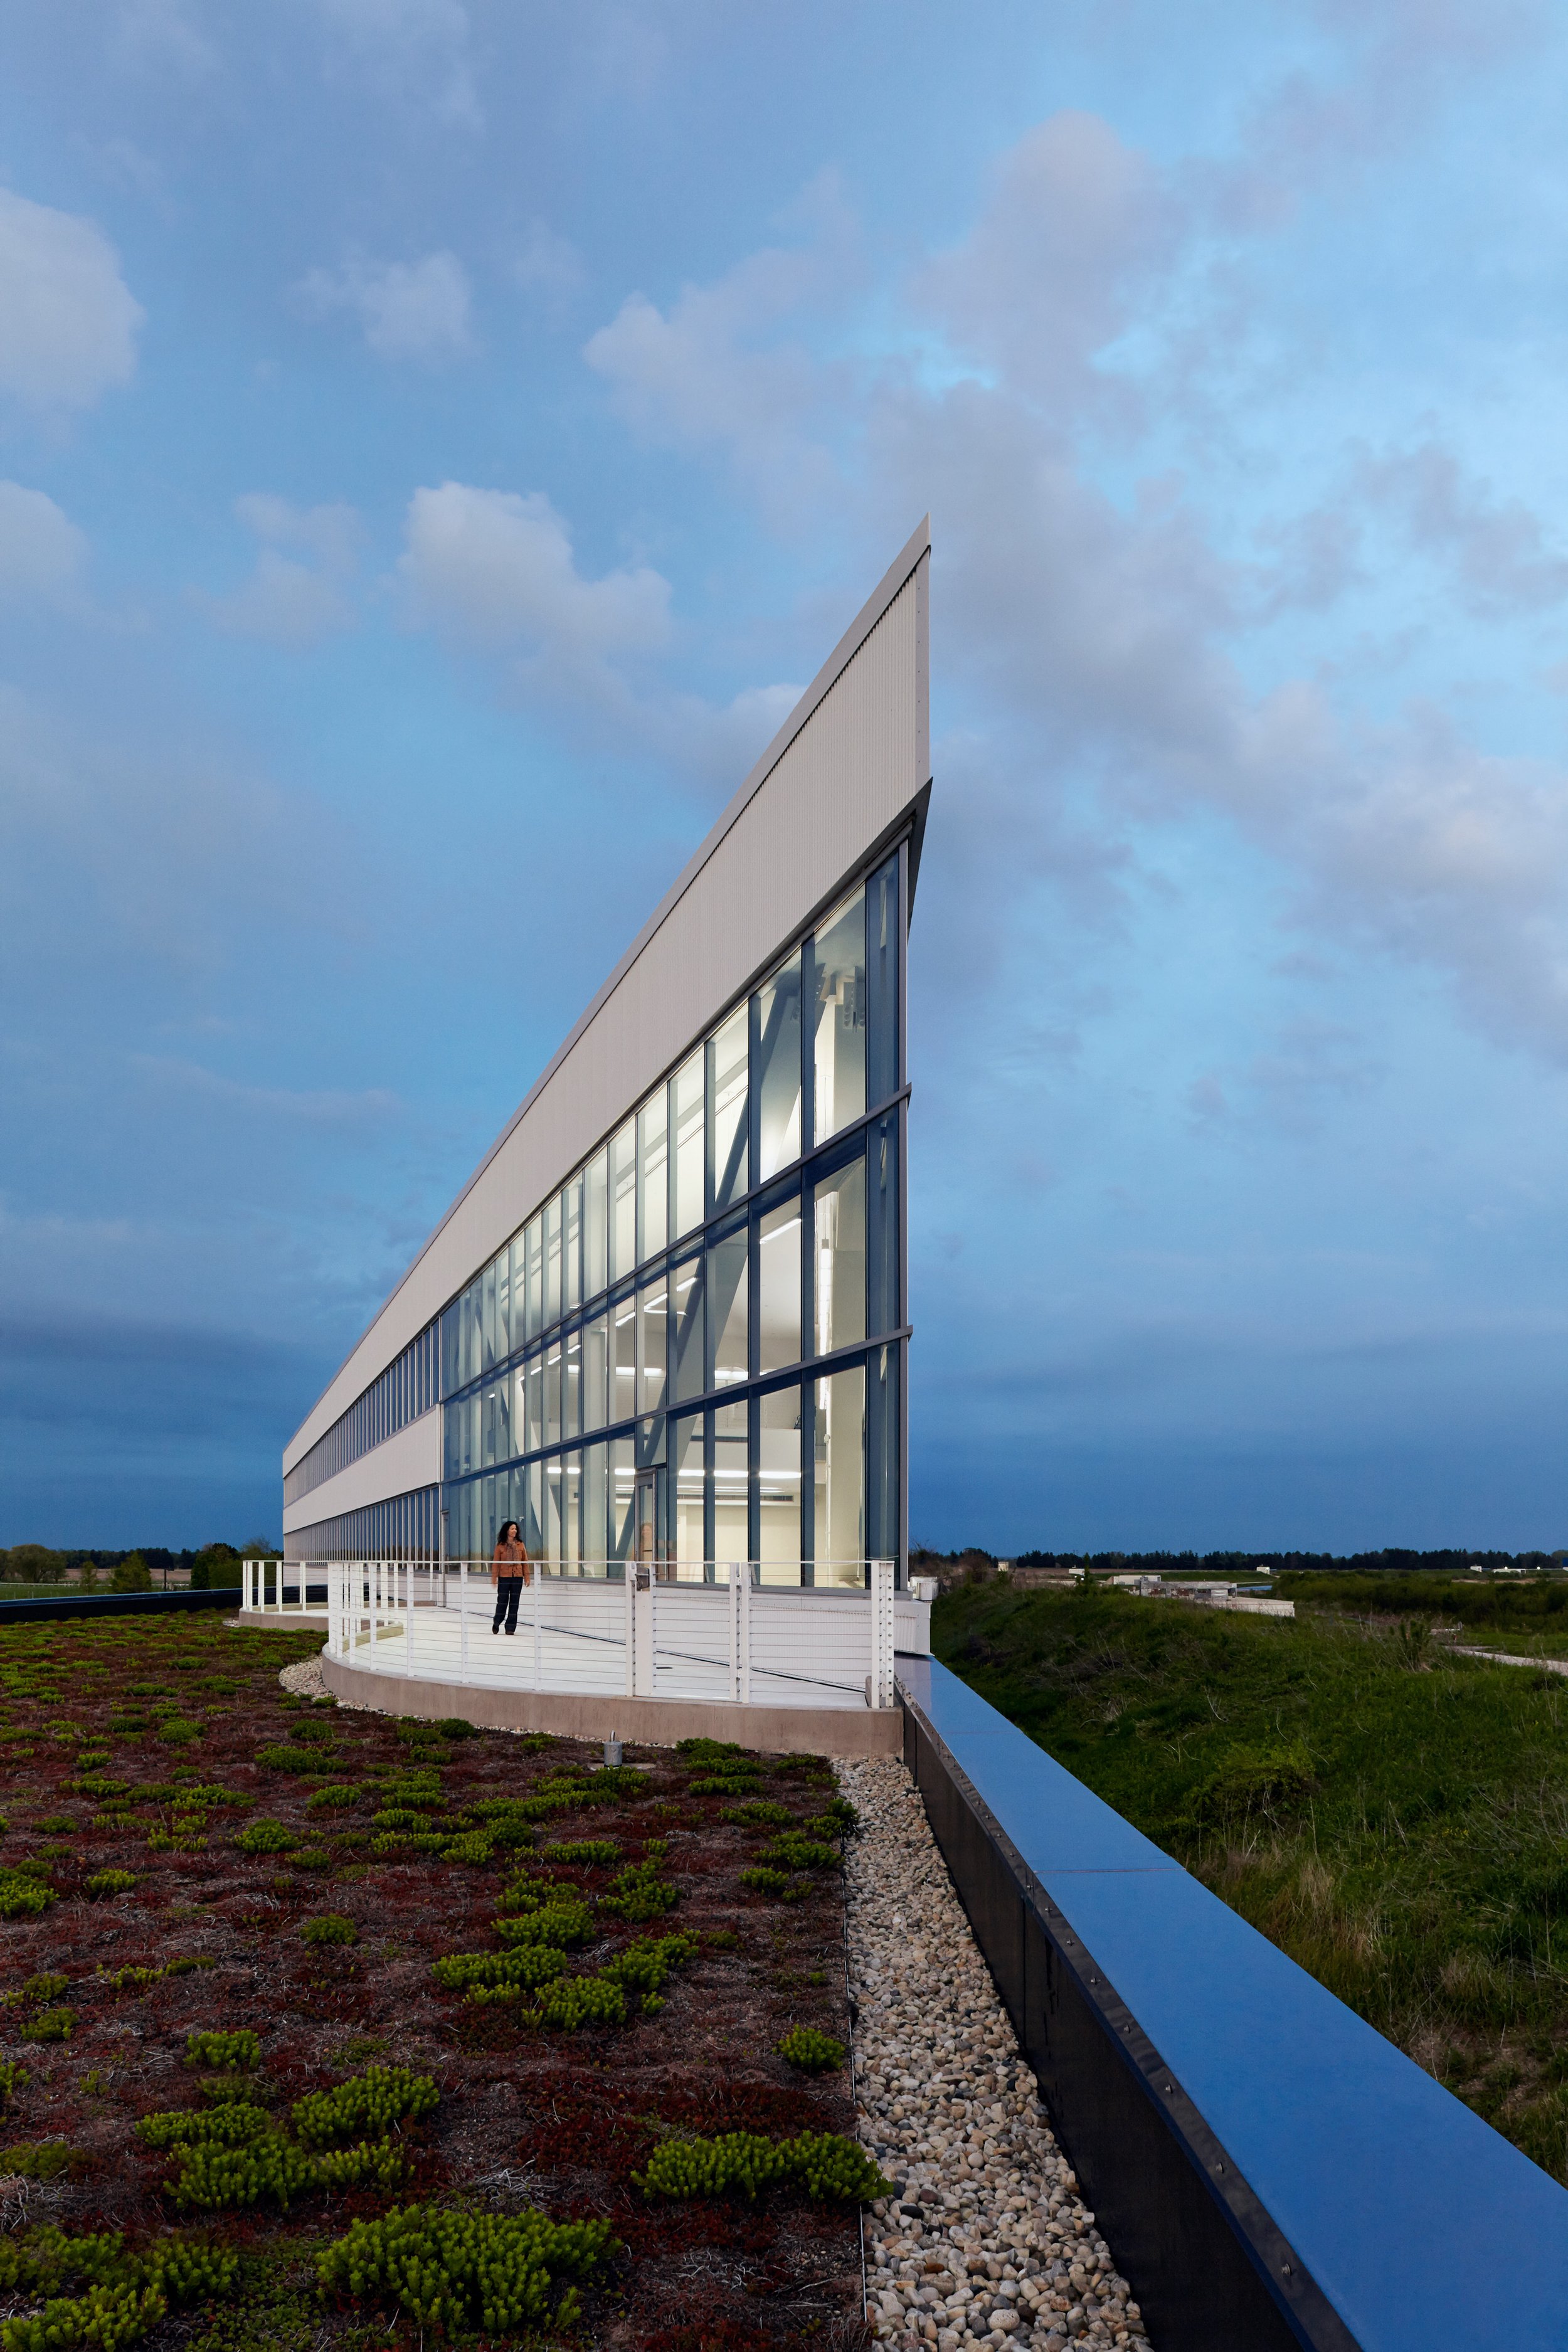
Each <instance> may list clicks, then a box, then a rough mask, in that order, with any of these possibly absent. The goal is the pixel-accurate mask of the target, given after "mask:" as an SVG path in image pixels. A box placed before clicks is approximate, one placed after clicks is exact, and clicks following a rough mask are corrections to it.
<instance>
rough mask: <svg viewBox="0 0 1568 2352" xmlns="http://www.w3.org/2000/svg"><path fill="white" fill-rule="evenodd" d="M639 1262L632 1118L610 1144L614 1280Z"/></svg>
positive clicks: (611, 1253)
mask: <svg viewBox="0 0 1568 2352" xmlns="http://www.w3.org/2000/svg"><path fill="white" fill-rule="evenodd" d="M636 1266H637V1121H636V1119H635V1118H628V1119H627V1121H626V1125H625V1127H623V1128H622V1129H621V1131H620V1133H619V1134H618V1135H617V1136H616V1137H615V1139H614V1140H613V1141H612V1142H611V1145H610V1280H611V1281H612V1282H619V1281H620V1280H621V1279H622V1277H623V1276H625V1275H628V1274H631V1273H633V1272H634V1271H635V1269H636Z"/></svg>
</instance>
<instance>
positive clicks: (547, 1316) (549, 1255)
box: [544, 1193, 561, 1331]
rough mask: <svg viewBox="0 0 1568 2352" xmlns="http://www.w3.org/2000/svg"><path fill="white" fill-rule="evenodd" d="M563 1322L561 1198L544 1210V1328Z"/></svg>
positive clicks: (546, 1206)
mask: <svg viewBox="0 0 1568 2352" xmlns="http://www.w3.org/2000/svg"><path fill="white" fill-rule="evenodd" d="M560 1320H561V1196H560V1194H559V1193H557V1194H556V1196H555V1198H554V1200H553V1201H551V1202H547V1203H546V1205H545V1210H544V1328H545V1329H546V1330H547V1331H548V1329H549V1328H550V1326H551V1325H552V1323H559V1322H560Z"/></svg>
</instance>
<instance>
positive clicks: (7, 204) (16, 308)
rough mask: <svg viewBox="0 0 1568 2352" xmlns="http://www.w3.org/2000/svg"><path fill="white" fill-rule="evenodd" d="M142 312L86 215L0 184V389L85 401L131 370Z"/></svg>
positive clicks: (22, 396) (35, 400)
mask: <svg viewBox="0 0 1568 2352" xmlns="http://www.w3.org/2000/svg"><path fill="white" fill-rule="evenodd" d="M145 315H146V314H145V312H144V311H143V310H142V307H141V305H140V303H138V302H137V301H136V300H135V299H133V297H132V293H131V291H130V289H129V288H128V287H127V286H126V284H125V281H124V279H123V278H121V274H120V260H119V256H118V255H117V254H116V252H115V250H114V247H112V246H111V245H110V242H109V240H108V238H107V237H106V236H104V234H103V232H102V230H101V229H100V228H99V227H98V226H96V224H95V223H94V222H92V221H89V220H84V219H82V218H80V217H79V215H77V214H75V213H62V212H57V211H55V209H54V208H53V206H52V205H36V204H33V203H32V202H31V201H30V200H29V199H28V198H27V197H26V196H19V195H17V194H16V193H15V191H14V190H12V189H10V188H0V319H3V320H4V321H5V331H4V333H0V391H3V392H7V393H10V394H13V395H14V396H15V397H16V398H17V399H18V400H22V401H25V402H26V403H27V404H29V405H30V406H32V407H36V408H46V409H47V408H89V407H90V406H91V405H92V404H93V403H94V401H96V400H98V399H100V397H101V396H102V394H104V393H105V392H107V391H108V390H109V388H110V385H111V384H117V383H129V382H130V380H131V377H132V375H133V374H134V373H135V368H136V335H137V331H138V329H139V328H140V327H141V325H142V320H143V318H144V317H145Z"/></svg>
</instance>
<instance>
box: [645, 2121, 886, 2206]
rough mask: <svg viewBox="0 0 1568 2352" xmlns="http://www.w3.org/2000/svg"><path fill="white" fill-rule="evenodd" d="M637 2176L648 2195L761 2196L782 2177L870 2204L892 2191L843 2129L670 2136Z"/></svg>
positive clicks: (815, 2193) (818, 2193)
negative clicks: (788, 2134) (789, 2134)
mask: <svg viewBox="0 0 1568 2352" xmlns="http://www.w3.org/2000/svg"><path fill="white" fill-rule="evenodd" d="M632 2178H633V2179H634V2180H635V2181H636V2182H637V2186H638V2188H639V2189H641V2190H642V2192H643V2195H644V2196H645V2197H723V2196H726V2195H728V2194H729V2193H730V2192H731V2190H733V2189H740V2190H742V2192H743V2193H744V2194H745V2195H746V2196H747V2197H753V2198H754V2197H755V2195H756V2193H757V2191H758V2189H768V2188H771V2187H773V2185H774V2183H776V2182H782V2181H789V2182H792V2183H794V2182H798V2184H799V2185H800V2187H801V2188H803V2189H805V2193H806V2195H807V2196H808V2197H833V2198H837V2199H840V2200H844V2201H846V2202H848V2201H850V2200H853V2201H855V2202H857V2203H859V2204H863V2205H864V2204H869V2203H870V2201H871V2200H872V2199H873V2198H875V2197H887V2196H889V2195H890V2194H891V2192H892V2184H891V2182H890V2181H887V2180H884V2179H883V2178H882V2176H881V2174H880V2172H879V2170H878V2169H877V2167H876V2166H875V2165H874V2164H873V2163H872V2161H871V2159H870V2158H869V2157H868V2155H867V2154H866V2151H865V2149H864V2148H863V2147H860V2146H859V2145H858V2142H857V2141H855V2140H852V2139H845V2138H843V2137H840V2135H839V2134H838V2133H837V2132H801V2133H799V2134H798V2135H797V2137H795V2138H794V2139H783V2140H770V2139H764V2138H763V2137H762V2135H761V2134H760V2133H758V2132H722V2133H721V2134H720V2136H719V2137H718V2138H717V2139H667V2140H665V2141H663V2142H661V2144H660V2145H659V2146H658V2147H656V2148H655V2150H654V2152H653V2154H652V2156H650V2157H649V2158H648V2161H647V2170H646V2171H645V2172H640V2173H634V2174H633V2175H632Z"/></svg>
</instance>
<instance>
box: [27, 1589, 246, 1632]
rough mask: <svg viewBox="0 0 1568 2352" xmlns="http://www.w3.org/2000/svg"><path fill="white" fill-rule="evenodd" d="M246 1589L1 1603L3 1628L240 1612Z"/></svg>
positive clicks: (64, 1595)
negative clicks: (54, 1620) (51, 1621)
mask: <svg viewBox="0 0 1568 2352" xmlns="http://www.w3.org/2000/svg"><path fill="white" fill-rule="evenodd" d="M241 1591H242V1587H240V1586H239V1585H237V1584H228V1585H217V1586H215V1587H214V1588H213V1589H212V1590H211V1591H206V1592H203V1591H199V1590H198V1591H195V1592H191V1591H179V1592H77V1593H62V1594H61V1595H60V1597H59V1599H58V1601H55V1600H52V1599H51V1600H47V1601H0V1625H26V1624H36V1623H41V1622H43V1621H44V1620H46V1619H47V1618H50V1617H146V1616H153V1617H156V1616H160V1615H163V1614H164V1613H165V1612H169V1611H173V1612H175V1613H176V1614H178V1613H179V1612H181V1611H184V1610H189V1609H237V1608H238V1606H239V1598H240V1592H241Z"/></svg>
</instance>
